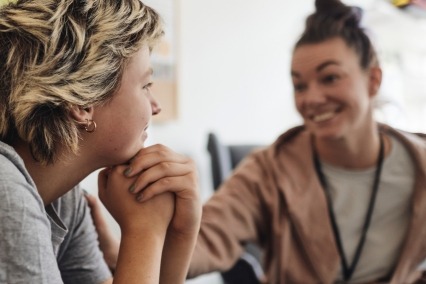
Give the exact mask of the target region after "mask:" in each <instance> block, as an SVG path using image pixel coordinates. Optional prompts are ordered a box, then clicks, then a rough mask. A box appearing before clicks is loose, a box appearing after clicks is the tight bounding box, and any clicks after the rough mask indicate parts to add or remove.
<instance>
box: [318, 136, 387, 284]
mask: <svg viewBox="0 0 426 284" xmlns="http://www.w3.org/2000/svg"><path fill="white" fill-rule="evenodd" d="M379 137H380V150H379V156H378V158H377V165H376V172H375V175H374V183H373V190H372V192H371V197H370V204H369V205H368V211H367V215H366V217H365V221H364V226H363V228H362V234H361V238H360V240H359V242H358V246H357V248H356V251H355V256H354V258H353V261H352V264H351V265H350V266H348V262H347V259H346V256H345V252H344V250H343V245H342V239H341V237H340V232H339V228H338V227H337V222H336V217H335V214H334V210H333V205H332V199H331V193H330V189H329V188H328V187H327V181H326V178H325V175H324V173H323V171H322V168H321V163H320V161H319V158H318V153H317V151H316V149H315V144H314V143H313V137H312V147H313V154H314V157H313V158H314V164H315V169H316V171H317V174H318V177H319V179H320V181H321V185H322V187H323V188H324V192H325V195H326V198H327V203H328V213H329V215H330V219H331V225H332V226H333V232H334V237H335V239H336V242H337V248H338V250H339V254H340V258H341V262H342V267H343V277H344V280H345V281H348V280H350V279H351V277H352V274H353V273H354V271H355V268H356V266H357V264H358V261H359V258H360V256H361V252H362V248H363V246H364V243H365V238H366V236H367V231H368V227H369V226H370V221H371V216H372V215H373V209H374V204H375V201H376V196H377V191H378V189H379V183H380V173H381V172H382V165H383V158H384V143H383V138H382V135H379Z"/></svg>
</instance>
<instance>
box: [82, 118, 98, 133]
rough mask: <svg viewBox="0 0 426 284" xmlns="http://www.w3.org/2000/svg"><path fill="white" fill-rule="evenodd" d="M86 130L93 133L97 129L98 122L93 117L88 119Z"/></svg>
mask: <svg viewBox="0 0 426 284" xmlns="http://www.w3.org/2000/svg"><path fill="white" fill-rule="evenodd" d="M84 130H86V132H88V133H93V132H95V130H96V122H95V121H93V120H92V119H86V125H85V126H84Z"/></svg>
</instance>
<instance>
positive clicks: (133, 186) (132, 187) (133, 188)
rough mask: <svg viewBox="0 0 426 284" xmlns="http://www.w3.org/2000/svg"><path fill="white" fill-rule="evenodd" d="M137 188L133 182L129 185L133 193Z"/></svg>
mask: <svg viewBox="0 0 426 284" xmlns="http://www.w3.org/2000/svg"><path fill="white" fill-rule="evenodd" d="M135 189H136V186H135V185H134V184H132V185H131V186H130V187H129V191H130V192H131V193H133V192H134V191H135Z"/></svg>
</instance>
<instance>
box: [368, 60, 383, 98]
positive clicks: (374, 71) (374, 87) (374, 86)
mask: <svg viewBox="0 0 426 284" xmlns="http://www.w3.org/2000/svg"><path fill="white" fill-rule="evenodd" d="M368 84H369V86H368V92H369V95H370V97H375V96H376V95H377V93H378V92H379V88H380V85H381V84H382V69H381V68H380V67H379V66H373V67H370V72H369V78H368Z"/></svg>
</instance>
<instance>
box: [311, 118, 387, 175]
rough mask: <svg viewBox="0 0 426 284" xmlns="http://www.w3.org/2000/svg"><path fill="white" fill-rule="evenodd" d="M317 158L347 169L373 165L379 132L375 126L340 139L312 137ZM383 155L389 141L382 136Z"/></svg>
mask: <svg viewBox="0 0 426 284" xmlns="http://www.w3.org/2000/svg"><path fill="white" fill-rule="evenodd" d="M314 143H315V147H316V150H317V153H318V156H319V158H320V159H321V160H322V161H325V162H327V163H329V164H331V165H334V166H337V167H342V168H347V169H363V168H369V167H373V166H375V165H376V163H377V157H378V155H379V151H380V134H379V131H378V128H377V126H375V127H372V128H371V129H369V131H367V132H364V133H363V135H358V136H355V135H354V136H353V137H344V138H340V139H319V138H314ZM384 147H385V148H384V149H385V151H384V152H385V155H386V154H387V153H388V152H389V149H390V143H389V141H387V139H385V138H384Z"/></svg>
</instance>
